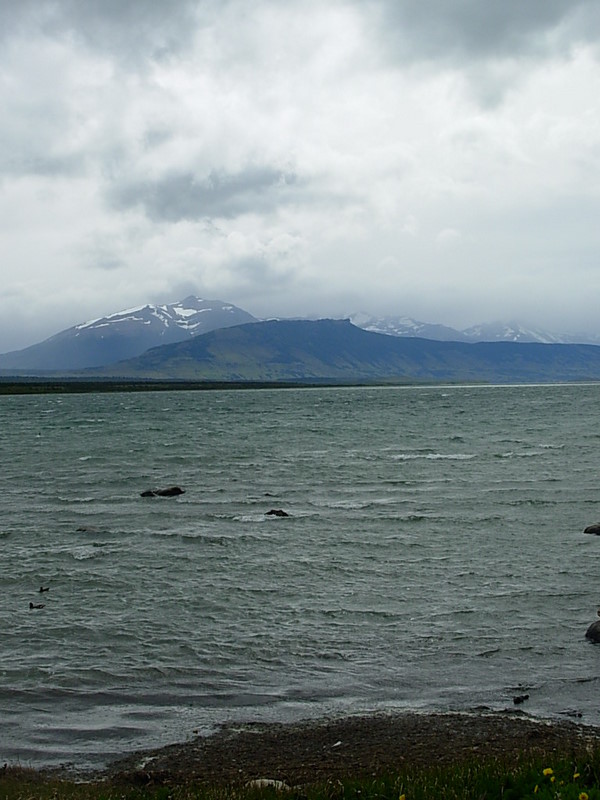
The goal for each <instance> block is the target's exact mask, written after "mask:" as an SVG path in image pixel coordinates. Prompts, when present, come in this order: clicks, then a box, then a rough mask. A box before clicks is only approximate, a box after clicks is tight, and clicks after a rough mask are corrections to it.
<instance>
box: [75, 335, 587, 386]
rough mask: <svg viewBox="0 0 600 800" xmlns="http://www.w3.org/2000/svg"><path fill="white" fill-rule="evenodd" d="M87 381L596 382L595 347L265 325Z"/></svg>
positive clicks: (158, 352)
mask: <svg viewBox="0 0 600 800" xmlns="http://www.w3.org/2000/svg"><path fill="white" fill-rule="evenodd" d="M89 375H90V376H91V375H94V376H96V377H105V378H108V377H111V378H128V379H138V380H147V379H162V380H189V381H222V382H232V381H235V382H239V381H262V382H304V383H306V382H327V381H329V382H357V381H359V382H363V381H368V382H378V381H390V382H408V381H428V382H429V381H436V382H438V381H447V382H450V381H451V382H486V383H512V382H514V383H523V382H554V381H556V382H566V381H578V380H600V347H595V346H593V345H584V344H571V345H569V344H566V345H565V344H540V343H537V342H523V343H519V342H479V343H477V344H469V343H466V342H442V341H433V340H431V339H421V338H417V337H400V336H386V335H385V334H381V333H373V332H371V331H365V330H363V329H362V328H359V327H357V326H356V325H353V324H352V323H351V322H350V320H331V319H322V320H314V321H313V320H269V321H266V322H255V323H251V324H245V325H237V326H235V327H229V328H222V329H219V330H214V331H211V332H210V333H206V334H203V335H202V336H196V337H194V338H193V339H190V340H188V341H185V342H179V343H176V344H170V345H163V346H162V347H155V348H152V349H151V350H148V351H146V352H145V353H143V354H142V355H141V356H137V357H136V358H133V359H129V360H128V361H123V362H120V363H119V364H113V365H111V366H107V367H104V368H103V369H102V370H94V371H91V372H89Z"/></svg>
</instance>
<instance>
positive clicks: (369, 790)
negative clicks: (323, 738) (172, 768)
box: [0, 749, 600, 800]
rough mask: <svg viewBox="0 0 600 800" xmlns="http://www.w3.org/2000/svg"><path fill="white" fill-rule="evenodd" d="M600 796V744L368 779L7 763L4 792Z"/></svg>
mask: <svg viewBox="0 0 600 800" xmlns="http://www.w3.org/2000/svg"><path fill="white" fill-rule="evenodd" d="M284 797H285V798H289V799H290V800H425V799H426V798H427V800H431V799H432V798H440V799H441V798H443V800H459V798H460V799H461V800H467V799H470V798H473V799H475V798H477V799H478V800H484V798H485V800H495V799H496V798H498V799H499V800H500V798H502V800H526V798H531V799H532V800H550V798H552V799H553V800H600V750H598V749H597V750H594V751H593V752H591V753H590V752H588V753H586V754H585V755H581V756H575V755H571V756H557V755H556V754H551V755H549V756H548V757H545V758H536V759H533V760H532V759H531V758H528V757H527V758H525V757H523V758H521V759H518V760H517V762H516V763H515V762H513V763H511V764H508V763H506V762H503V761H502V760H498V759H494V760H487V761H484V760H480V761H475V760H471V761H465V762H463V763H460V764H456V765H452V766H444V767H436V766H431V767H428V768H422V767H420V768H418V769H417V768H414V767H413V768H403V769H399V770H398V772H397V773H395V774H387V775H384V776H373V777H372V778H369V779H361V780H355V779H352V777H348V778H347V779H344V780H337V779H336V780H332V781H328V782H325V783H316V784H314V785H313V784H311V785H304V786H297V787H286V786H285V784H283V785H277V786H276V785H267V786H257V785H252V783H250V784H246V785H245V786H227V787H207V786H201V785H195V784H194V783H192V782H190V783H181V784H177V785H168V784H166V785H160V786H157V785H148V786H132V785H120V784H116V783H112V782H110V781H95V782H91V783H78V782H75V781H72V780H69V779H63V778H61V779H58V778H56V777H53V776H48V775H44V774H42V773H38V772H35V771H34V770H28V769H21V768H18V767H15V768H11V767H8V768H6V767H5V768H4V769H3V770H0V800H62V799H63V798H64V799H65V800H67V798H68V800H270V799H271V800H272V799H273V798H284Z"/></svg>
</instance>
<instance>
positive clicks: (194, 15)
mask: <svg viewBox="0 0 600 800" xmlns="http://www.w3.org/2000/svg"><path fill="white" fill-rule="evenodd" d="M225 1H226V0H225ZM214 5H215V3H214V2H213V0H202V1H201V2H199V1H198V0H173V1H172V2H168V3H166V2H163V1H162V0H19V2H18V3H17V2H14V1H13V0H2V2H0V29H1V31H2V33H1V34H0V37H4V38H6V37H8V36H9V35H11V34H12V35H28V36H31V35H32V34H33V35H38V36H44V37H48V38H51V39H61V38H64V37H73V38H74V39H75V40H76V41H79V42H80V43H81V44H83V45H85V46H87V47H91V48H93V49H96V50H99V51H101V52H105V53H111V54H112V55H113V56H115V57H117V58H118V59H119V60H121V61H124V62H126V63H128V64H129V65H130V66H131V65H133V64H135V63H136V62H143V61H146V60H148V59H156V60H161V59H164V58H168V57H169V56H171V55H173V54H176V53H178V52H180V51H182V50H184V49H185V48H186V47H187V46H189V44H190V41H191V37H192V36H193V33H194V31H195V30H196V28H197V26H198V24H202V20H203V19H205V18H206V17H207V15H208V16H210V14H211V13H213V12H212V9H213V8H214Z"/></svg>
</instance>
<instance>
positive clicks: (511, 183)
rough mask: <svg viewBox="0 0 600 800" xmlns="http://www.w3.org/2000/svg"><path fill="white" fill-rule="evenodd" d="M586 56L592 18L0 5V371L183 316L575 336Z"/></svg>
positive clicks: (528, 3) (560, 1) (588, 119)
mask: <svg viewBox="0 0 600 800" xmlns="http://www.w3.org/2000/svg"><path fill="white" fill-rule="evenodd" d="M599 36H600V4H598V3H597V0H504V1H503V2H500V1H498V2H488V3H486V2H484V0H332V2H328V3H323V2H322V1H321V0H286V2H285V3H282V2H280V1H279V0H253V2H250V3H249V2H247V0H174V2H169V3H166V2H165V1H164V0H19V2H17V0H0V52H1V53H2V57H3V62H2V64H3V67H2V81H0V106H1V107H2V109H3V124H2V126H1V129H0V237H1V245H2V248H3V253H4V254H6V255H5V264H6V278H5V283H4V284H3V292H2V297H0V319H2V320H3V321H4V322H3V324H4V327H3V329H2V331H0V334H1V337H2V340H1V341H0V351H1V350H2V349H3V348H4V349H7V347H8V346H7V345H5V344H3V343H2V341H9V339H10V341H11V342H12V343H15V342H16V338H18V336H17V333H15V332H18V331H19V330H20V331H21V334H20V335H21V344H23V345H25V344H30V343H32V341H34V340H36V339H39V335H40V331H41V330H42V328H43V327H44V325H45V333H46V334H47V335H49V334H50V333H54V332H56V330H57V329H60V328H62V327H67V326H68V325H70V324H75V323H77V322H80V321H82V319H85V318H92V317H96V316H101V315H102V314H106V313H110V312H112V311H116V310H119V309H120V308H125V307H130V306H133V305H137V304H138V303H139V304H143V303H145V302H148V301H149V300H153V301H158V302H160V301H163V302H166V301H171V300H176V299H179V298H180V296H184V295H185V294H189V293H191V292H197V293H198V294H204V295H206V296H213V297H220V298H221V299H223V300H224V301H227V300H229V301H231V302H234V303H236V304H237V305H240V306H242V307H246V308H247V309H248V310H249V311H251V312H253V313H256V314H260V315H265V316H269V315H283V314H288V315H292V316H293V315H304V314H306V315H310V314H313V313H318V314H322V315H345V314H348V313H350V312H352V311H355V310H357V308H362V309H363V310H366V311H368V312H373V313H399V314H405V315H408V316H411V315H414V316H417V317H420V318H422V319H425V320H426V321H434V322H435V321H438V322H445V323H447V324H453V325H456V326H459V327H460V326H466V325H469V324H473V323H476V322H481V321H483V320H485V319H486V318H487V319H490V318H502V317H508V316H516V315H517V313H518V315H519V316H521V317H522V318H524V321H525V322H527V319H526V318H529V319H531V318H532V317H533V316H535V315H536V314H537V315H540V314H543V315H544V316H545V317H546V319H544V321H543V326H544V327H548V328H554V329H556V328H560V327H562V325H563V324H566V323H567V322H570V323H573V324H575V323H577V324H579V322H583V321H584V320H585V321H586V326H587V327H590V329H591V328H594V327H595V328H596V329H598V323H597V321H596V320H597V294H598V291H600V277H598V278H596V277H595V275H596V272H597V270H596V271H594V265H595V264H596V262H597V252H598V235H597V233H596V230H597V225H596V223H595V219H596V216H597V215H596V216H595V212H596V210H597V209H596V202H595V196H596V189H595V187H596V185H597V183H598V180H597V179H598V175H599V174H600V155H599V154H600V111H599V110H598V102H597V97H596V95H597V92H596V86H597V85H598V82H599V81H600V64H599V63H598V46H597V42H598V40H599ZM287 165H293V166H287ZM540 309H542V310H541V311H540ZM44 320H45V321H44ZM588 321H589V325H588V324H587V323H588ZM9 331H10V333H9Z"/></svg>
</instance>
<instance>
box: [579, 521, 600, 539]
mask: <svg viewBox="0 0 600 800" xmlns="http://www.w3.org/2000/svg"><path fill="white" fill-rule="evenodd" d="M583 532H584V533H595V534H596V536H600V522H594V524H593V525H588V526H587V528H585V529H584V531H583Z"/></svg>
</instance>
